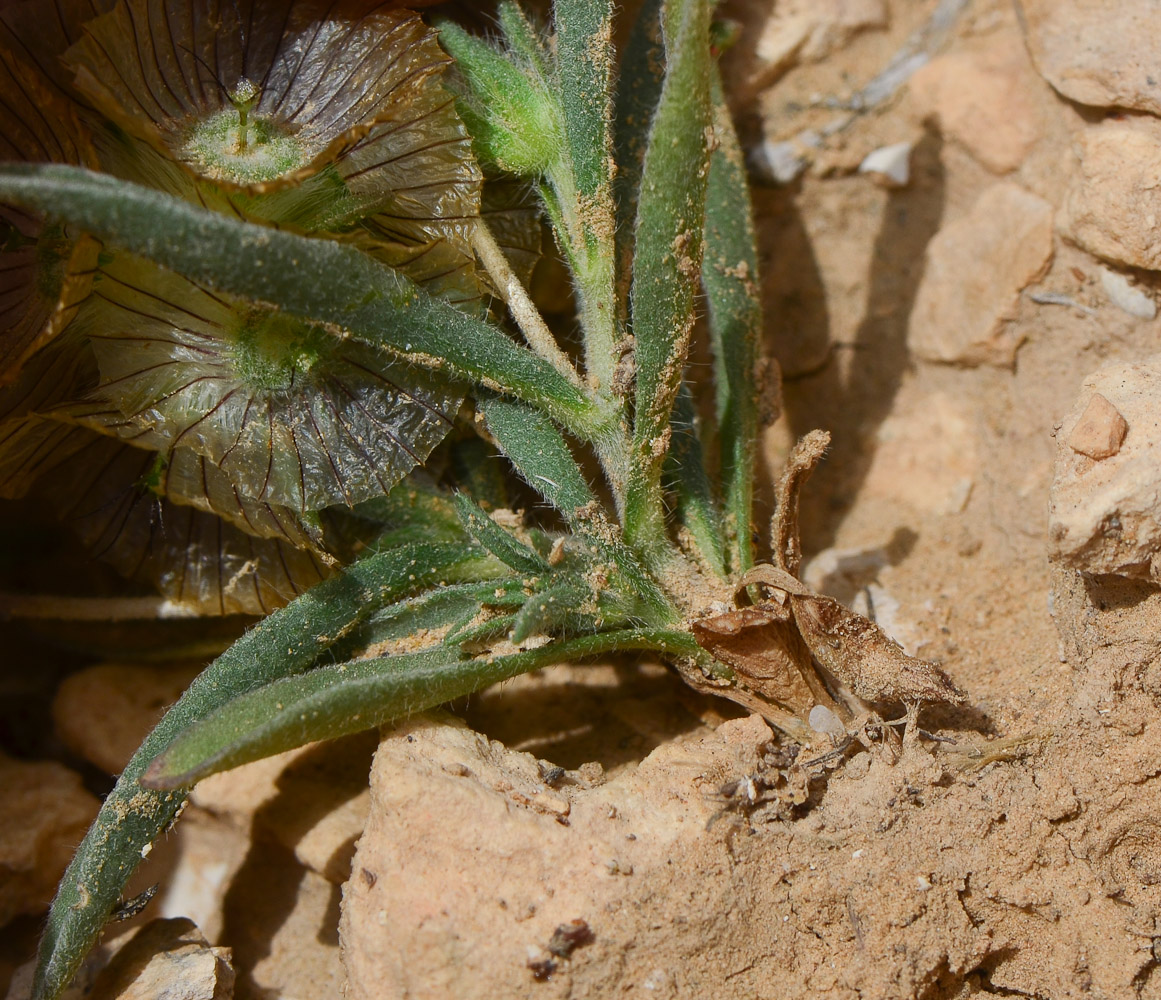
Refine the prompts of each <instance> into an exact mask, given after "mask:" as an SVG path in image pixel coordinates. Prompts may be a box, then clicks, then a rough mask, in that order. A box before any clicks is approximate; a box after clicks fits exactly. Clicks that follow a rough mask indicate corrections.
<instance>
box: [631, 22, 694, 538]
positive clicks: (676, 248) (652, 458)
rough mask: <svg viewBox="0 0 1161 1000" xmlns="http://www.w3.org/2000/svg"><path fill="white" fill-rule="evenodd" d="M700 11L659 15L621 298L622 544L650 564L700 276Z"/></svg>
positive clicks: (660, 529)
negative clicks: (627, 282) (626, 405)
mask: <svg viewBox="0 0 1161 1000" xmlns="http://www.w3.org/2000/svg"><path fill="white" fill-rule="evenodd" d="M710 7H711V4H710V3H709V0H671V2H670V4H669V6H668V7H667V8H666V11H665V16H664V19H663V25H664V32H665V51H666V60H667V63H666V75H665V83H664V85H663V86H662V90H661V100H660V103H659V104H658V106H657V112H656V114H655V115H654V117H653V125H652V127H651V129H650V132H649V145H648V149H647V150H646V153H645V163H644V167H643V169H642V174H641V187H640V194H639V198H638V202H637V228H636V248H635V251H634V256H633V287H632V290H631V293H630V305H631V316H632V325H633V336H634V338H635V342H636V364H637V387H636V409H635V423H634V428H633V452H632V457H631V460H630V463H629V470H630V475H629V482H628V485H627V488H626V495H625V537H626V540H627V541H628V542H629V543H630V544H631V545H633V546H635V547H637V548H639V549H640V550H641V551H643V552H645V553H646V554H647V556H648V558H649V559H650V560H651V561H655V560H657V559H659V558H663V556H664V552H665V544H666V539H665V524H664V513H663V507H662V499H661V467H662V464H663V463H664V461H665V455H666V452H667V451H668V449H669V435H670V430H669V416H670V412H671V411H672V409H673V401H674V399H675V398H676V396H677V389H678V386H679V385H680V384H681V376H682V370H683V368H684V367H685V359H686V355H687V353H688V351H689V340H690V335H691V333H692V330H693V322H694V293H695V290H696V286H697V278H698V275H699V273H700V271H701V256H702V230H703V226H704V218H705V186H706V174H707V172H708V162H709V141H708V136H709V134H710V125H711V114H710V95H709V73H710V68H711V61H710V52H709V21H710Z"/></svg>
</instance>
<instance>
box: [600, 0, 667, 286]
mask: <svg viewBox="0 0 1161 1000" xmlns="http://www.w3.org/2000/svg"><path fill="white" fill-rule="evenodd" d="M661 7H662V0H645V2H644V3H643V4H642V6H641V11H640V13H639V14H638V15H637V17H636V19H635V20H634V22H633V30H632V31H631V32H630V33H629V41H628V43H627V44H626V46H625V54H624V56H623V57H622V59H621V73H620V76H619V77H618V78H617V120H616V124H615V127H614V131H613V141H614V147H615V149H616V154H617V176H616V177H615V178H614V180H613V190H614V192H615V194H616V204H617V283H618V290H617V299H618V302H619V303H620V304H622V305H624V307H625V308H627V306H628V294H629V285H630V283H631V282H632V280H633V271H632V265H633V223H634V220H635V219H636V218H637V188H638V185H639V184H640V183H641V167H642V165H643V164H644V162H645V146H646V143H647V142H648V141H649V126H650V124H651V123H652V122H653V113H654V112H655V111H656V110H657V102H658V101H659V100H660V98H661V84H662V82H663V81H664V79H665V46H664V44H663V41H662V38H661ZM622 299H623V300H624V302H623V303H622V302H621V300H622Z"/></svg>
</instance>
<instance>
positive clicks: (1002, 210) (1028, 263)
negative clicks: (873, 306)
mask: <svg viewBox="0 0 1161 1000" xmlns="http://www.w3.org/2000/svg"><path fill="white" fill-rule="evenodd" d="M1051 260H1052V206H1051V205H1050V204H1048V202H1046V201H1045V200H1044V199H1043V198H1038V197H1037V196H1036V195H1034V194H1031V193H1030V192H1028V191H1026V190H1024V189H1023V188H1021V187H1019V186H1017V185H1015V184H1011V183H1008V182H1001V183H998V184H993V185H992V186H991V187H990V188H988V189H987V190H986V191H985V192H984V193H983V194H982V195H980V197H979V199H978V200H977V201H976V203H975V205H974V206H973V207H972V209H971V211H970V212H969V213H968V214H967V215H966V216H964V217H963V218H960V219H957V220H956V221H954V222H952V223H950V224H949V225H946V226H944V227H943V228H942V229H941V230H940V231H939V232H938V233H937V234H936V235H935V237H934V238H933V239H932V240H931V242H930V243H929V244H928V246H927V255H926V265H925V269H924V273H923V280H922V281H921V282H920V285H919V291H918V293H917V295H916V301H915V307H914V309H913V310H912V312H911V318H910V327H909V331H908V336H907V342H908V345H909V346H910V348H911V350H912V352H914V353H915V354H916V355H918V356H919V357H921V358H924V359H925V360H928V361H945V362H952V363H956V364H964V365H979V364H992V365H998V366H1001V367H1006V366H1010V365H1012V364H1013V363H1014V361H1015V358H1016V350H1017V348H1018V347H1019V346H1020V344H1021V343H1022V341H1023V335H1022V334H1021V333H1020V332H1019V331H1018V330H1016V329H1013V327H1012V324H1011V322H1010V321H1011V320H1013V319H1015V318H1016V310H1017V307H1018V305H1019V295H1020V291H1021V290H1022V289H1023V288H1025V287H1026V286H1027V285H1029V284H1031V283H1032V282H1034V281H1036V280H1038V279H1039V278H1041V277H1042V276H1043V275H1044V274H1045V273H1046V271H1047V270H1048V266H1049V264H1050V263H1051Z"/></svg>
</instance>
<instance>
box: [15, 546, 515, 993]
mask: <svg viewBox="0 0 1161 1000" xmlns="http://www.w3.org/2000/svg"><path fill="white" fill-rule="evenodd" d="M506 572H507V570H506V569H505V567H503V566H502V565H501V564H500V563H498V562H497V561H496V560H495V559H493V558H492V557H491V556H489V555H486V554H484V553H482V552H481V550H480V549H478V548H475V547H467V548H466V547H465V546H464V545H463V544H462V543H459V544H457V543H451V544H448V543H419V544H415V545H411V546H405V547H403V548H400V549H395V550H393V551H389V552H383V553H379V554H376V555H372V556H369V557H368V558H367V559H364V560H362V561H361V562H357V563H355V564H354V565H352V566H351V567H349V568H348V569H347V570H345V571H344V572H343V573H342V574H341V575H339V576H337V577H334V578H332V579H330V580H326V581H324V582H323V583H321V584H319V585H318V586H317V587H315V588H313V589H312V590H310V591H308V592H307V593H305V594H304V595H303V596H302V597H300V598H298V599H297V600H296V601H293V602H292V603H291V604H288V605H287V606H286V607H285V608H282V609H281V610H279V611H276V612H274V613H273V614H272V615H270V616H269V617H267V618H265V619H264V620H263V621H262V622H260V623H259V624H258V625H256V626H255V627H254V628H253V629H251V630H250V631H249V632H247V633H246V634H245V635H243V636H242V637H241V638H240V639H239V640H238V641H237V642H236V643H234V645H233V646H231V647H230V648H229V649H228V650H227V651H226V652H225V653H223V654H222V655H221V656H220V657H218V659H217V660H215V661H214V662H213V663H211V664H210V665H209V666H208V667H207V668H206V669H205V670H203V671H202V673H201V674H199V675H198V677H197V679H196V680H195V681H194V682H193V684H191V685H190V688H189V690H188V691H186V693H185V694H184V695H182V697H181V699H180V700H179V701H178V703H177V704H176V705H174V707H173V708H171V709H170V710H169V711H168V712H167V713H166V715H165V717H164V718H163V719H162V720H161V722H159V723H158V724H157V726H156V728H155V729H154V730H153V732H152V733H150V734H149V736H148V737H146V740H145V742H144V743H143V744H142V745H141V747H140V749H138V751H137V752H136V753H135V754H134V755H133V759H132V760H130V761H129V763H128V764H127V765H126V767H125V770H124V771H123V772H122V774H121V777H120V778H119V779H118V780H117V785H116V787H115V788H114V789H113V791H112V792H110V793H109V795H108V797H107V798H106V799H105V802H104V804H103V805H102V806H101V811H100V812H99V813H98V814H97V818H96V820H95V821H94V822H93V825H92V827H90V829H89V832H88V833H87V834H86V835H85V839H84V840H83V841H82V842H81V845H80V847H79V848H78V849H77V853H76V855H75V856H74V857H73V860H72V862H71V863H70V864H69V867H68V870H67V871H66V872H65V874H64V877H63V878H62V880H61V883H60V887H59V889H58V890H57V895H56V898H55V899H54V900H53V904H52V909H51V911H50V912H49V916H48V925H47V927H46V929H45V934H44V938H43V939H42V941H41V947H40V966H39V969H38V975H37V977H36V982H35V985H34V988H33V996H34V997H37V998H46V997H55V996H58V995H59V994H60V993H61V991H62V990H63V989H64V988H65V987H66V986H67V985H68V983H69V981H70V980H71V979H72V977H73V975H74V974H75V973H76V971H77V969H78V968H79V966H80V963H81V960H82V959H83V958H84V956H85V954H86V953H87V952H88V950H89V949H90V948H91V947H92V945H93V943H94V942H95V941H96V939H97V937H98V935H99V934H100V933H101V930H102V928H103V927H104V925H105V922H106V920H107V919H108V917H109V913H110V912H111V911H112V909H113V907H114V906H116V905H117V901H118V899H119V898H120V895H121V890H122V889H123V888H124V886H125V883H126V882H127V881H128V879H129V876H130V875H132V874H133V871H134V870H135V869H136V867H137V865H138V863H139V862H140V861H141V858H142V857H143V856H144V855H143V853H142V852H143V851H146V852H147V850H148V847H149V845H150V844H152V843H153V841H154V840H155V839H156V838H157V837H158V836H159V835H160V834H161V833H162V832H164V830H165V829H166V828H167V827H168V826H169V824H170V823H172V822H173V820H174V817H175V816H176V815H177V812H178V810H179V809H180V807H181V804H182V803H183V802H184V801H185V794H184V792H182V791H180V790H172V791H165V792H157V791H149V790H146V789H143V788H141V787H140V786H139V785H138V782H137V779H138V778H139V777H140V776H141V774H142V773H143V772H144V770H145V768H146V766H147V765H148V764H149V762H150V761H151V760H152V759H153V758H154V757H156V756H157V754H159V753H160V752H161V751H162V750H164V749H165V748H166V747H167V746H168V745H169V744H170V743H171V742H172V741H173V740H174V738H175V737H176V736H177V735H178V734H179V733H182V732H185V731H186V730H187V729H188V727H190V726H191V725H193V724H194V723H195V722H197V721H198V720H199V719H203V718H206V717H207V716H209V715H210V714H211V713H213V712H214V711H215V710H216V709H218V708H220V707H221V706H222V705H224V704H226V703H227V702H229V701H231V700H232V699H234V698H236V697H238V696H239V695H241V694H243V693H245V692H247V691H251V690H253V689H254V688H255V687H257V686H259V685H261V684H264V683H268V682H270V681H272V680H275V679H276V678H279V677H285V676H286V675H288V674H294V673H297V672H299V671H302V670H305V669H306V668H308V667H309V666H310V665H311V664H312V663H314V661H315V660H316V659H317V658H318V656H319V655H320V654H322V653H323V652H325V651H326V650H327V649H328V648H329V647H330V646H332V645H334V644H335V643H336V642H338V641H339V640H340V639H341V638H342V637H343V636H344V635H345V634H346V633H347V632H348V631H349V630H350V629H352V628H354V627H355V626H356V625H357V623H358V622H359V621H361V620H362V619H364V618H365V617H366V616H367V615H369V614H370V613H371V612H372V611H374V610H375V609H376V608H379V607H382V606H383V605H384V604H387V603H390V602H391V601H393V600H395V599H396V598H398V597H401V596H403V595H404V594H407V593H409V592H413V591H415V590H417V589H421V588H422V587H424V586H430V585H431V584H433V583H437V582H440V581H456V580H463V579H473V578H475V579H479V578H481V577H487V576H500V575H502V574H503V573H506ZM175 788H176V786H175Z"/></svg>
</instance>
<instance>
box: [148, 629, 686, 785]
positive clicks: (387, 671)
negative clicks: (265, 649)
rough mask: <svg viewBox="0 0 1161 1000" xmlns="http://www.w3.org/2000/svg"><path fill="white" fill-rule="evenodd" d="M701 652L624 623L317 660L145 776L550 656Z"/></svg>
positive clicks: (216, 721) (218, 720) (431, 695)
mask: <svg viewBox="0 0 1161 1000" xmlns="http://www.w3.org/2000/svg"><path fill="white" fill-rule="evenodd" d="M614 649H616V650H622V649H653V650H657V651H658V652H667V653H673V654H678V655H684V656H691V655H697V654H698V652H699V648H698V646H697V642H696V641H695V640H694V639H693V637H692V636H691V635H690V634H689V633H688V632H679V631H674V630H671V629H624V630H618V631H613V632H603V633H600V634H599V635H589V636H582V637H578V638H575V639H565V640H560V641H557V642H551V643H548V644H547V645H544V646H540V647H538V648H536V649H531V650H527V651H525V652H521V653H512V654H509V655H507V656H486V657H478V658H471V657H469V656H468V655H467V654H466V653H464V652H463V651H461V650H459V649H457V648H454V647H448V646H437V647H434V648H432V649H429V650H424V651H422V652H419V653H409V654H403V655H399V656H388V657H381V658H378V659H371V660H356V661H353V662H350V663H340V664H334V665H331V666H325V667H318V668H316V669H315V670H311V671H309V672H308V673H305V674H299V675H297V676H294V677H286V678H283V679H281V680H278V681H274V682H272V683H270V684H267V685H265V686H264V687H261V688H258V689H256V690H253V691H250V692H248V693H246V694H243V695H241V696H239V697H237V698H235V699H233V700H232V701H230V702H229V703H228V704H225V705H223V706H222V707H221V708H220V709H219V710H218V711H216V712H214V713H213V715H210V716H208V717H206V718H204V719H202V720H200V721H199V722H198V723H196V724H194V725H191V726H189V727H188V728H187V729H185V731H184V732H182V734H181V735H180V736H179V737H178V738H177V739H175V740H174V741H173V742H172V743H170V745H169V747H168V748H167V749H166V750H165V752H164V753H162V754H161V755H160V756H158V757H157V758H156V759H155V760H154V761H153V763H152V764H150V766H149V769H148V772H147V773H146V776H145V778H144V779H143V783H146V784H148V786H149V787H152V788H159V789H160V788H180V787H183V786H187V785H189V784H191V783H193V782H195V781H198V780H200V779H201V778H204V777H206V776H207V775H210V774H213V773H215V772H217V771H224V770H227V769H229V768H231V767H237V766H238V765H239V764H245V763H247V762H249V761H252V760H259V759H260V758H262V757H269V756H271V755H272V754H276V753H280V752H282V751H283V750H289V749H291V748H293V747H297V746H301V745H302V744H304V743H309V742H310V741H312V740H319V739H333V738H335V737H338V736H344V735H346V734H348V733H355V732H359V731H361V730H364V729H370V728H372V727H374V726H378V725H382V724H383V723H386V722H390V721H392V720H393V719H398V718H402V717H404V716H406V715H410V714H413V713H415V712H422V711H423V710H425V709H428V708H432V707H434V706H436V705H439V704H442V703H443V702H445V701H449V700H451V699H452V698H458V697H460V696H461V695H465V694H468V693H470V692H472V691H479V690H480V689H481V688H484V687H487V686H488V685H490V684H495V683H497V682H499V681H503V680H507V679H508V678H510V677H515V676H516V675H517V674H522V673H527V672H528V671H530V670H536V669H539V668H540V667H545V666H548V665H549V664H552V663H563V662H567V661H570V660H575V659H578V658H579V657H583V656H592V655H595V654H599V653H604V652H608V651H610V650H614Z"/></svg>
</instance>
